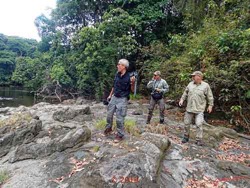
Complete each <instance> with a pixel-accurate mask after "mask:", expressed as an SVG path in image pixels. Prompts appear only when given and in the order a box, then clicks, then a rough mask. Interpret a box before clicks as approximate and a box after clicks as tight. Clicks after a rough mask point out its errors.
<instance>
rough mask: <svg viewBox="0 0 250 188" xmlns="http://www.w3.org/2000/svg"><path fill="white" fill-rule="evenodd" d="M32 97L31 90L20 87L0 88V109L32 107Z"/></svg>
mask: <svg viewBox="0 0 250 188" xmlns="http://www.w3.org/2000/svg"><path fill="white" fill-rule="evenodd" d="M33 104H34V95H33V94H32V93H31V90H29V89H27V88H20V87H0V107H7V106H8V107H18V106H20V105H24V106H32V105H33Z"/></svg>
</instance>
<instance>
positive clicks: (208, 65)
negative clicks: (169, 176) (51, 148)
mask: <svg viewBox="0 0 250 188" xmlns="http://www.w3.org/2000/svg"><path fill="white" fill-rule="evenodd" d="M35 24H36V26H37V28H38V32H39V34H40V36H41V38H42V41H41V42H39V44H38V45H37V51H36V53H34V54H33V55H32V56H30V57H25V55H27V54H29V52H30V51H29V50H28V51H26V52H25V53H24V52H20V51H19V50H12V51H11V52H8V53H7V52H6V54H5V56H3V57H12V58H13V57H14V56H13V55H12V54H11V53H16V54H17V55H18V56H21V57H20V58H18V59H17V60H16V66H15V63H14V64H11V62H13V60H9V61H8V63H7V64H8V65H9V66H10V68H8V69H5V71H7V73H6V74H9V75H10V74H11V72H12V71H13V69H14V68H15V67H16V68H15V72H14V74H13V75H12V81H13V82H15V83H18V84H22V85H25V86H30V87H33V88H34V89H38V88H40V87H42V86H44V85H48V84H50V85H58V84H60V86H61V87H62V88H64V89H66V90H67V89H68V88H70V89H71V91H72V89H74V90H75V92H78V93H82V94H83V95H85V96H90V97H95V98H101V97H102V96H103V95H104V93H105V92H106V91H108V90H109V89H110V88H111V85H112V80H113V76H114V74H115V71H116V63H117V61H118V59H120V58H127V59H128V60H129V61H130V63H131V70H137V71H138V72H139V83H140V94H146V93H147V91H146V90H145V84H146V83H147V81H148V80H149V79H150V78H151V76H152V72H153V71H154V70H157V69H159V70H161V71H162V73H163V78H164V79H166V80H167V82H168V83H169V85H170V93H169V94H168V97H169V98H172V99H178V98H179V97H180V95H181V93H182V91H183V89H184V87H185V85H186V84H187V83H188V82H189V81H190V77H189V74H190V73H191V72H192V71H194V70H201V71H203V72H204V73H205V79H206V81H208V82H209V83H210V85H211V87H212V90H213V92H214V96H215V99H216V108H217V110H223V111H227V112H230V117H232V116H234V117H237V118H234V121H235V122H234V123H235V124H240V125H241V126H242V125H243V126H244V127H245V128H246V129H248V130H249V129H250V128H249V121H250V119H249V118H250V117H249V116H250V115H249V103H250V84H249V82H250V4H249V0H108V1H106V0H105V1H104V0H96V1H83V0H58V1H57V7H56V8H55V9H54V10H53V11H52V13H51V17H50V18H48V17H46V16H44V15H41V16H39V17H37V19H36V20H35ZM1 46H2V45H1V44H0V48H2V47H1ZM0 53H5V52H4V51H3V50H2V49H1V51H0ZM9 53H10V54H9ZM0 57H2V56H0ZM1 64H2V63H1ZM8 71H9V72H8Z"/></svg>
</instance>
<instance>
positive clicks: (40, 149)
mask: <svg viewBox="0 0 250 188" xmlns="http://www.w3.org/2000/svg"><path fill="white" fill-rule="evenodd" d="M90 137H91V132H90V130H89V129H88V128H87V127H82V128H78V129H75V130H72V131H70V132H68V133H67V134H65V135H61V136H59V137H57V138H55V139H52V140H50V139H47V141H48V142H46V140H43V142H36V143H34V142H32V143H29V144H23V145H20V146H18V147H17V148H16V150H15V151H14V153H13V154H12V156H10V158H9V162H11V163H14V162H16V161H20V160H25V159H36V158H41V157H46V156H49V155H51V154H53V153H55V152H62V151H64V150H66V149H68V148H73V147H79V146H81V145H83V144H84V143H85V142H86V141H88V140H89V139H90Z"/></svg>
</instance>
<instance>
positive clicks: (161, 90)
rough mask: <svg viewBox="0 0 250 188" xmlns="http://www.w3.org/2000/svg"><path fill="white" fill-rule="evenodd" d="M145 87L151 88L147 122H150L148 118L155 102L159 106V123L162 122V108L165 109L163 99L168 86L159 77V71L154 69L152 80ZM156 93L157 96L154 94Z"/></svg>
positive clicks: (150, 116) (151, 114)
mask: <svg viewBox="0 0 250 188" xmlns="http://www.w3.org/2000/svg"><path fill="white" fill-rule="evenodd" d="M147 88H148V89H150V90H151V99H150V104H149V112H148V119H147V122H146V123H147V124H149V123H150V120H151V118H152V116H153V111H154V107H155V105H156V104H159V107H160V123H164V110H165V101H164V94H165V93H166V92H168V90H169V86H168V84H167V82H166V81H165V80H164V79H162V78H161V72H160V71H155V72H154V76H153V78H152V80H150V81H149V82H148V84H147ZM155 95H158V98H155V97H154V96H155Z"/></svg>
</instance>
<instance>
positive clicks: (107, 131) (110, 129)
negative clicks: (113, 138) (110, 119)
mask: <svg viewBox="0 0 250 188" xmlns="http://www.w3.org/2000/svg"><path fill="white" fill-rule="evenodd" d="M111 132H112V128H106V129H105V131H104V134H105V135H108V134H110V133H111Z"/></svg>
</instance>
